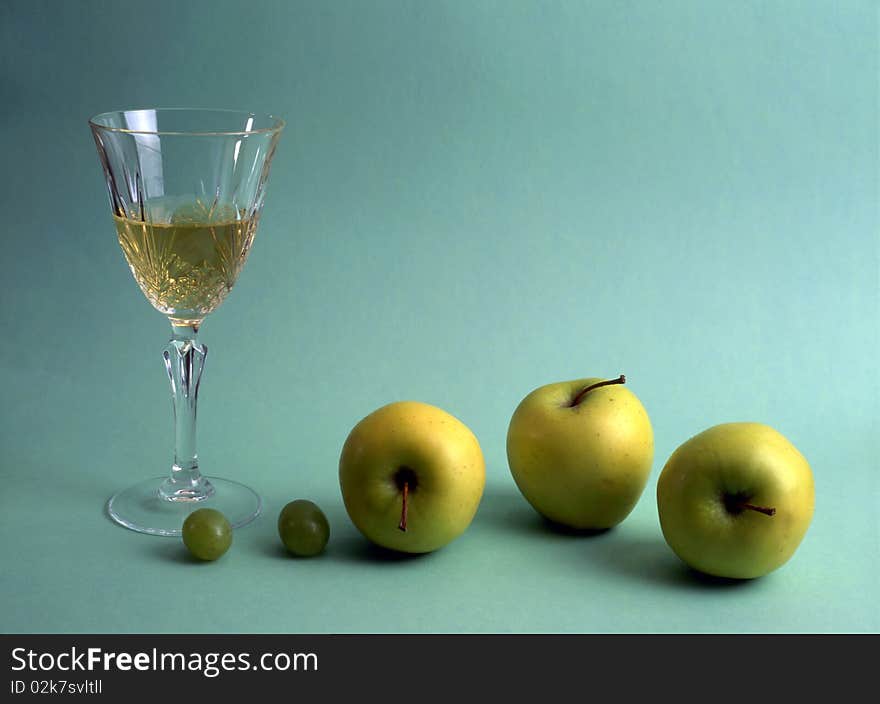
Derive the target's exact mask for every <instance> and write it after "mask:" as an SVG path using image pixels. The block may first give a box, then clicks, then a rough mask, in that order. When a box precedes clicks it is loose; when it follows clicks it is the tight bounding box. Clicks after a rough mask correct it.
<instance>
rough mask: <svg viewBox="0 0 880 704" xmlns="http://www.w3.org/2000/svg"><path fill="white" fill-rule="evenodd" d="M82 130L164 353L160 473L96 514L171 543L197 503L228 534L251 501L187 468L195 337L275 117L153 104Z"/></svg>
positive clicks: (191, 453)
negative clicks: (165, 419) (166, 466)
mask: <svg viewBox="0 0 880 704" xmlns="http://www.w3.org/2000/svg"><path fill="white" fill-rule="evenodd" d="M89 125H90V126H91V129H92V134H93V136H94V138H95V144H96V145H97V147H98V156H99V157H100V160H101V165H102V167H103V169H104V175H105V176H106V180H107V189H108V191H109V194H110V207H111V210H112V212H113V221H114V224H115V226H116V233H117V235H118V238H119V244H120V245H121V246H122V251H123V253H124V254H125V258H126V260H127V261H128V266H129V268H130V269H131V273H132V274H133V275H134V279H135V281H136V282H137V284H138V286H140V288H141V291H143V293H144V295H145V296H146V297H147V300H148V301H149V302H150V303H151V304H152V305H153V307H154V308H156V309H157V310H158V311H159V312H161V313H163V314H164V315H166V316H167V317H168V320H169V321H170V322H171V330H172V334H171V339H170V340H169V342H168V346H167V347H166V348H165V352H164V357H165V368H166V370H167V372H168V377H169V379H170V380H171V394H172V401H173V409H174V427H175V446H174V463H173V465H172V467H171V473H170V475H168V476H163V477H157V478H154V479H148V480H146V481H142V482H140V483H138V484H135V485H134V486H131V487H129V488H127V489H124V490H122V491H120V492H119V493H117V494H115V495H114V496H113V497H111V498H110V500H109V501H108V503H107V510H108V512H109V514H110V516H111V517H112V518H113V519H114V520H115V521H116V522H117V523H120V524H121V525H123V526H125V527H126V528H131V529H132V530H136V531H140V532H142V533H151V534H154V535H180V533H181V526H182V524H183V521H184V519H185V518H186V516H187V515H189V513H191V512H192V511H194V510H195V509H198V508H203V507H210V508H215V509H217V510H219V511H221V512H222V513H223V514H224V515H225V516H226V517H227V519H228V520H229V522H230V523H231V524H232V526H233V527H238V526H242V525H245V524H246V523H249V522H250V521H252V520H253V519H254V518H256V517H257V516H258V515H259V513H260V510H261V505H262V504H261V500H260V497H259V495H257V493H256V492H254V491H253V490H252V489H250V488H248V487H246V486H244V485H243V484H239V483H238V482H234V481H231V480H229V479H218V478H216V477H211V478H210V479H209V478H207V477H205V476H204V475H203V474H201V472H200V471H199V461H198V455H197V454H196V443H195V440H196V403H197V400H198V392H199V380H200V378H201V374H202V369H203V367H204V364H205V357H206V355H207V353H208V348H207V347H206V346H205V345H204V344H202V343H201V342H199V340H198V331H199V327H200V326H201V324H202V322H203V321H204V319H205V317H206V316H207V315H208V314H209V313H211V312H212V311H214V310H215V309H216V308H217V306H219V305H220V304H221V303H222V302H223V300H224V299H225V298H226V296H227V295H228V294H229V291H230V290H231V289H232V287H233V285H234V284H235V282H236V279H237V278H238V275H239V273H241V269H242V267H243V266H244V263H245V260H246V259H247V256H248V252H250V249H251V245H252V244H253V241H254V234H255V233H256V231H257V223H258V221H259V219H260V213H261V211H262V209H263V201H264V199H265V193H266V181H267V179H268V177H269V167H270V165H271V162H272V157H273V155H274V154H275V148H276V146H277V144H278V139H279V137H280V135H281V130H282V129H283V128H284V121H283V120H280V119H278V118H276V117H273V116H272V115H259V114H254V113H250V112H239V111H234V110H200V109H190V108H163V109H148V110H125V111H119V112H107V113H102V114H100V115H96V116H95V117H93V118H91V120H89Z"/></svg>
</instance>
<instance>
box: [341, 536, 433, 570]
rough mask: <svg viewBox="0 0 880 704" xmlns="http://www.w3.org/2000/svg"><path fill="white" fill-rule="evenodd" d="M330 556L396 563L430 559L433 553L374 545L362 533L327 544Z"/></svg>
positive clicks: (349, 559) (368, 561)
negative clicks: (400, 550)
mask: <svg viewBox="0 0 880 704" xmlns="http://www.w3.org/2000/svg"><path fill="white" fill-rule="evenodd" d="M327 553H328V557H332V558H334V559H338V560H345V561H349V562H361V563H364V562H366V563H374V564H377V563H379V564H381V563H385V564H394V563H411V562H419V561H421V560H426V559H430V555H431V553H408V552H398V551H396V550H389V549H387V548H383V547H381V546H379V545H374V544H373V543H371V542H370V541H369V540H367V539H366V538H364V537H363V536H362V535H360V534H358V535H346V536H344V537H341V538H339V539H338V540H336V541H334V540H333V539H332V538H331V539H330V544H329V545H328V546H327Z"/></svg>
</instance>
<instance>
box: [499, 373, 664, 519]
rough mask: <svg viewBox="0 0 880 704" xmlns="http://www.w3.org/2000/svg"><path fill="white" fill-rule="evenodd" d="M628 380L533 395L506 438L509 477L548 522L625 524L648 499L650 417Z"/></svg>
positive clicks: (579, 383) (582, 383) (565, 385)
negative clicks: (645, 496)
mask: <svg viewBox="0 0 880 704" xmlns="http://www.w3.org/2000/svg"><path fill="white" fill-rule="evenodd" d="M625 382H626V377H625V376H624V375H623V374H621V375H620V376H619V377H617V378H616V379H604V380H603V379H597V378H589V379H576V380H574V381H565V382H560V383H556V384H548V385H546V386H542V387H540V388H538V389H535V390H534V391H532V392H531V393H530V394H529V395H528V396H526V397H525V398H524V399H523V400H522V401H521V402H520V404H519V406H518V407H517V409H516V411H515V412H514V414H513V417H512V418H511V420H510V426H509V428H508V431H507V458H508V463H509V465H510V472H511V474H512V475H513V479H514V481H515V482H516V485H517V487H519V490H520V491H521V492H522V494H523V496H524V497H525V498H526V500H527V501H528V502H529V503H530V504H531V505H532V506H533V507H534V508H535V510H536V511H538V513H540V514H542V515H543V516H545V517H546V518H548V519H549V520H551V521H553V522H555V523H559V524H562V525H565V526H568V527H571V528H577V529H603V528H610V527H612V526H614V525H617V524H618V523H620V522H621V521H622V520H623V519H624V518H626V517H627V515H629V513H630V511H632V509H633V507H634V506H635V505H636V503H637V502H638V500H639V497H640V496H641V495H642V492H643V491H644V489H645V484H646V483H647V481H648V475H649V474H650V471H651V463H652V461H653V457H654V434H653V430H652V428H651V421H650V419H649V418H648V413H647V412H646V411H645V408H644V407H643V406H642V404H641V402H640V401H639V399H638V398H637V397H636V395H635V394H634V393H632V392H631V391H629V390H628V389H627V388H625V387H624V386H623V384H624V383H625Z"/></svg>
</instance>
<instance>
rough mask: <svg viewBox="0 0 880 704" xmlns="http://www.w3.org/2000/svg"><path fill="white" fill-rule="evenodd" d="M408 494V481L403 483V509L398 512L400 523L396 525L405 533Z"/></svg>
mask: <svg viewBox="0 0 880 704" xmlns="http://www.w3.org/2000/svg"><path fill="white" fill-rule="evenodd" d="M408 495H409V482H404V483H403V509H402V510H401V512H400V524H399V525H398V526H397V527H398V528H399V529H400V530H402V531H403V532H404V533H406V499H407V496H408Z"/></svg>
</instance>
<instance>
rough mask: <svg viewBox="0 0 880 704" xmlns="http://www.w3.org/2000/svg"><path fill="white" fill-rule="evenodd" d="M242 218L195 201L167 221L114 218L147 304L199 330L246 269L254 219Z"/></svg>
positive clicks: (243, 215) (225, 208)
mask: <svg viewBox="0 0 880 704" xmlns="http://www.w3.org/2000/svg"><path fill="white" fill-rule="evenodd" d="M152 211H154V212H158V213H161V211H162V208H156V207H154V208H152ZM246 215H247V214H246V213H245V212H244V211H238V210H236V209H235V208H233V207H231V206H216V205H215V206H213V207H211V208H210V209H208V208H206V207H205V206H203V205H202V203H201V202H199V201H196V202H195V203H189V204H185V205H183V206H181V207H178V208H176V209H175V210H174V211H173V214H172V215H171V217H170V218H168V220H170V221H169V222H155V221H152V222H146V221H144V220H142V219H140V218H134V217H120V216H119V215H114V216H113V219H114V220H115V221H116V232H117V234H118V235H119V244H120V245H121V246H122V251H123V252H124V253H125V258H126V259H127V260H128V265H129V267H130V268H131V273H132V274H134V278H135V281H137V283H138V285H139V286H140V287H141V290H142V291H143V292H144V295H145V296H146V297H147V300H149V301H150V303H152V304H153V306H154V307H155V308H156V309H157V310H159V311H160V312H162V313H164V314H165V315H167V316H168V317H169V318H170V319H171V322H172V323H173V324H175V325H195V326H198V325H199V324H201V322H202V320H203V319H204V317H205V316H206V315H208V314H209V313H211V312H212V311H213V310H214V309H216V308H217V306H219V305H220V304H221V303H222V302H223V299H224V298H226V296H227V294H228V293H229V291H231V290H232V287H233V285H234V284H235V281H236V280H237V279H238V275H239V273H240V272H241V268H242V267H243V266H244V263H245V260H246V259H247V255H248V252H250V248H251V245H252V244H253V241H254V234H255V233H256V230H257V219H258V218H257V217H256V216H252V217H246ZM154 219H155V218H154V217H150V218H148V220H154Z"/></svg>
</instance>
